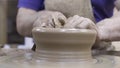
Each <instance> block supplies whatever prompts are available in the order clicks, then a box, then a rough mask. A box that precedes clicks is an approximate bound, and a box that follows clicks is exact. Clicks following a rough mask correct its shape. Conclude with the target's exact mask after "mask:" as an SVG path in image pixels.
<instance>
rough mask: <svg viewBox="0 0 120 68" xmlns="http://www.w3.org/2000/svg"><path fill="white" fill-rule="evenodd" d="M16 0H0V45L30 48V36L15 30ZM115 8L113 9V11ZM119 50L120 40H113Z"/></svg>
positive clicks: (31, 41)
mask: <svg viewBox="0 0 120 68" xmlns="http://www.w3.org/2000/svg"><path fill="white" fill-rule="evenodd" d="M17 3H18V0H0V47H5V48H31V47H32V46H33V40H32V38H28V37H22V36H20V35H19V34H18V33H17V31H16V15H17ZM116 13H117V10H116V9H115V13H114V14H116ZM113 44H114V45H115V46H116V49H117V50H120V46H119V45H120V42H113Z"/></svg>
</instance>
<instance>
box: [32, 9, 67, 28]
mask: <svg viewBox="0 0 120 68" xmlns="http://www.w3.org/2000/svg"><path fill="white" fill-rule="evenodd" d="M65 20H66V17H65V16H64V15H63V14H62V13H60V12H52V11H40V12H39V13H38V18H37V19H36V21H35V22H34V24H33V27H47V28H61V27H62V26H63V25H64V24H65Z"/></svg>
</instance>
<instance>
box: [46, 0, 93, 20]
mask: <svg viewBox="0 0 120 68" xmlns="http://www.w3.org/2000/svg"><path fill="white" fill-rule="evenodd" d="M45 9H46V10H51V11H59V12H62V13H63V14H65V15H66V17H70V16H73V15H79V16H83V17H86V18H90V19H91V20H93V21H94V16H93V11H92V7H91V0H45Z"/></svg>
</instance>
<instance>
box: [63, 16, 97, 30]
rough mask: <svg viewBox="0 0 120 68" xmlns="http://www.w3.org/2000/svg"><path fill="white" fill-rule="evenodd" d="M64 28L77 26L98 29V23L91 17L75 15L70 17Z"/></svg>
mask: <svg viewBox="0 0 120 68" xmlns="http://www.w3.org/2000/svg"><path fill="white" fill-rule="evenodd" d="M64 28H77V29H94V30H97V27H96V25H95V24H94V22H93V21H91V20H90V19H89V18H84V17H80V16H78V15H75V16H73V17H70V18H68V20H67V21H66V24H65V25H64Z"/></svg>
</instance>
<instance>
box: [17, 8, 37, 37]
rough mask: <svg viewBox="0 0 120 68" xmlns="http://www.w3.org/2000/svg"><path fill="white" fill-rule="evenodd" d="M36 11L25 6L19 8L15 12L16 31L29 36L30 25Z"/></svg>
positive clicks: (35, 16)
mask: <svg viewBox="0 0 120 68" xmlns="http://www.w3.org/2000/svg"><path fill="white" fill-rule="evenodd" d="M36 14H37V12H36V11H34V10H31V9H27V8H19V10H18V14H17V31H18V32H19V34H21V35H23V36H31V30H32V25H33V23H34V21H35V19H36V18H37V15H36Z"/></svg>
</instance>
